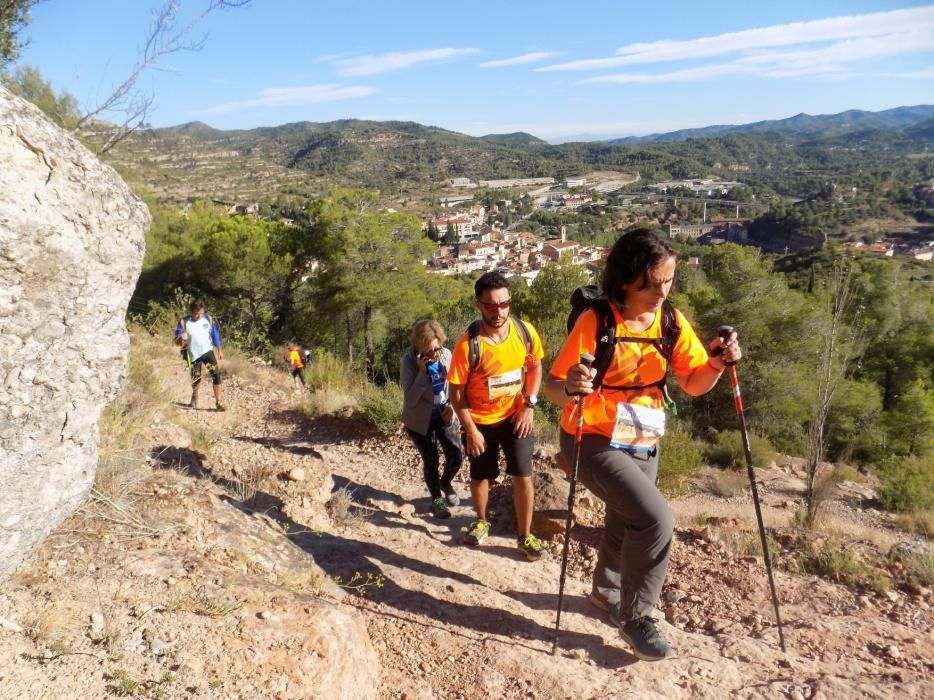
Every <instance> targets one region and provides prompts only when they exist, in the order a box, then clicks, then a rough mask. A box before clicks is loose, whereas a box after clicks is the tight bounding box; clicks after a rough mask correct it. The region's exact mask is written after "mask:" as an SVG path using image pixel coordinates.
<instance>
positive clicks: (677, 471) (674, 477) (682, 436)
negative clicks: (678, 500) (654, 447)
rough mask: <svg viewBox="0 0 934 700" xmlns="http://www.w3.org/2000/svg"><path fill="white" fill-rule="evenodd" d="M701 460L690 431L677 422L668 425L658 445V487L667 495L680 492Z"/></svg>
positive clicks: (698, 466)
mask: <svg viewBox="0 0 934 700" xmlns="http://www.w3.org/2000/svg"><path fill="white" fill-rule="evenodd" d="M702 461H703V460H702V459H701V453H700V451H699V450H698V449H697V446H696V445H695V444H694V440H693V439H692V438H691V435H690V433H688V431H687V430H685V429H684V428H683V427H682V426H680V425H678V424H675V425H673V426H670V428H669V430H668V431H667V432H666V433H665V437H664V438H662V441H661V445H660V447H659V463H658V487H659V488H660V489H661V490H662V492H663V493H665V494H667V495H669V496H674V495H676V494H679V493H682V492H683V491H684V489H685V484H686V483H687V481H688V480H689V479H690V478H691V477H693V476H694V474H695V473H696V472H697V470H698V469H699V468H700V466H701V463H702Z"/></svg>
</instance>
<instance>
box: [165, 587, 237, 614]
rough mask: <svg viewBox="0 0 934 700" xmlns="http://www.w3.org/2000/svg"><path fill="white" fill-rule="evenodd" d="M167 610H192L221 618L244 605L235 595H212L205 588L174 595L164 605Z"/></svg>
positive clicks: (191, 611)
mask: <svg viewBox="0 0 934 700" xmlns="http://www.w3.org/2000/svg"><path fill="white" fill-rule="evenodd" d="M163 607H164V609H165V610H166V611H167V612H190V613H194V614H196V615H204V616H205V617H213V618H220V617H226V616H227V615H229V614H230V613H233V612H236V611H237V610H239V609H240V608H242V607H243V601H240V600H237V599H236V598H234V597H227V596H211V595H208V594H207V593H205V592H204V591H203V590H194V591H192V592H191V593H186V594H180V595H177V596H173V597H172V598H171V599H170V600H169V601H168V602H167V603H166V604H165V605H164V606H163Z"/></svg>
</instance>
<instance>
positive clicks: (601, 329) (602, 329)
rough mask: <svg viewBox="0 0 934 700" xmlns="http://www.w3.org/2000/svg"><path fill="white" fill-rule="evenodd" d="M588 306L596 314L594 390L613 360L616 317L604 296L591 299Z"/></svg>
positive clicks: (597, 387) (601, 381) (598, 386)
mask: <svg viewBox="0 0 934 700" xmlns="http://www.w3.org/2000/svg"><path fill="white" fill-rule="evenodd" d="M590 308H592V309H593V310H594V313H596V314H597V347H596V349H595V350H594V362H593V366H594V367H595V368H596V370H597V374H596V375H595V376H594V379H593V388H594V390H596V389H599V388H600V385H601V384H602V383H603V376H604V375H605V374H606V371H607V370H608V369H609V368H610V363H611V362H612V361H613V352H614V348H615V346H616V318H615V317H614V316H613V308H612V307H611V306H610V302H609V300H608V299H607V298H606V297H597V298H595V299H593V300H592V301H591V302H590Z"/></svg>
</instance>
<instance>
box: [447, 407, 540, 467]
mask: <svg viewBox="0 0 934 700" xmlns="http://www.w3.org/2000/svg"><path fill="white" fill-rule="evenodd" d="M514 417H515V416H510V417H509V418H507V419H506V420H503V421H500V422H499V423H493V424H492V425H477V430H479V431H480V433H481V434H482V435H483V439H484V440H486V450H485V451H484V452H483V454H482V455H480V456H479V457H470V456H469V455H468V457H467V459H468V460H469V461H470V480H471V481H479V480H481V479H495V478H496V477H498V476H499V449H500V447H502V448H503V456H504V457H505V458H506V473H507V474H508V475H509V476H532V453H533V452H534V451H535V433H534V432H532V433H529V434H528V435H526V436H525V437H524V438H522V439H521V440H520V439H519V438H517V437H516V434H515V433H514V432H513V430H514V429H515V427H516V424H515V423H513V422H512V419H513V418H514ZM464 453H465V454H466V453H467V450H466V447H465V449H464Z"/></svg>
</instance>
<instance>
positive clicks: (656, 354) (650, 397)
mask: <svg viewBox="0 0 934 700" xmlns="http://www.w3.org/2000/svg"><path fill="white" fill-rule="evenodd" d="M676 264H677V255H676V253H675V251H674V249H673V248H672V247H671V246H670V245H669V244H668V243H667V242H666V241H664V240H662V239H661V238H659V237H658V236H656V235H655V234H654V233H653V232H652V231H651V230H649V229H645V228H641V229H637V230H634V231H631V232H629V233H626V234H624V235H623V236H620V238H619V239H618V240H617V241H616V244H615V245H614V246H613V248H612V250H611V251H610V254H609V256H608V258H607V261H606V268H605V270H604V274H603V285H602V286H603V291H604V293H605V295H606V297H607V299H608V305H607V303H606V302H604V303H603V305H602V306H600V305H598V304H596V303H595V304H594V305H593V306H592V307H591V308H588V309H587V310H585V311H584V312H583V313H582V314H581V315H580V317H579V318H578V319H577V322H576V323H575V325H574V327H573V329H572V330H571V332H570V335H568V338H567V340H566V341H565V343H564V346H563V347H562V349H561V352H560V353H559V354H558V357H557V358H556V359H555V362H554V365H553V366H552V368H551V372H550V374H549V377H548V381H547V384H546V387H545V391H546V395H547V396H548V399H549V400H550V401H553V402H554V403H556V404H558V405H563V406H564V411H563V413H562V416H561V436H560V445H561V455H562V457H563V459H564V460H565V461H566V463H567V464H573V459H574V448H575V432H576V424H577V413H576V406H577V401H575V398H574V397H576V396H582V397H583V398H582V399H581V404H580V405H581V406H582V410H583V412H584V427H583V436H582V440H581V447H580V463H579V476H580V480H581V482H582V483H583V484H584V485H585V486H586V487H587V488H588V489H589V490H590V491H591V492H593V493H594V494H595V495H596V496H597V497H599V498H600V499H602V500H603V501H604V502H605V503H606V518H605V522H604V531H603V536H602V540H601V543H600V551H599V555H598V558H597V566H596V569H595V570H594V579H593V585H592V592H591V594H590V600H591V602H592V603H593V604H594V605H596V606H597V607H599V608H601V609H603V610H606V611H608V612H609V614H610V618H611V619H612V620H613V622H614V623H616V624H618V625H619V628H620V636H621V637H622V638H623V640H624V641H625V642H627V643H628V644H629V646H630V647H631V648H632V650H633V653H634V654H635V656H637V657H638V658H640V659H643V660H645V661H658V660H661V659H666V658H670V657H673V656H674V655H675V652H674V650H673V649H672V648H671V647H670V646H669V645H668V643H667V642H666V641H665V639H664V638H663V637H662V635H661V633H660V632H659V630H658V628H657V627H656V625H655V621H654V620H653V619H652V618H651V617H650V615H651V612H652V608H653V607H654V605H655V603H656V602H657V601H658V597H659V594H660V593H661V590H662V584H663V583H664V581H665V576H666V575H667V572H668V560H669V556H670V553H671V543H672V534H673V530H674V521H673V517H672V514H671V510H670V509H669V507H668V504H667V503H666V502H665V498H664V497H663V496H662V494H661V492H660V491H659V490H658V488H657V486H656V482H657V475H658V438H659V437H661V435H663V434H664V424H665V413H664V408H665V404H666V403H668V402H670V399H668V397H667V393H666V392H665V390H664V381H665V376H666V374H667V369H668V366H669V364H670V367H671V370H672V371H673V373H674V375H675V377H676V378H677V380H678V384H679V385H680V386H681V388H682V389H683V390H684V391H685V392H686V393H687V394H689V395H691V396H700V395H701V394H705V393H706V392H708V391H710V390H711V389H712V388H713V387H714V385H715V384H716V383H717V380H718V379H719V378H720V375H721V374H722V373H723V370H724V367H725V363H726V362H727V361H729V362H734V361H736V360H739V359H740V357H741V356H742V353H741V351H740V347H739V344H738V342H737V340H736V334H735V333H734V334H732V335H731V336H730V338H729V339H728V340H727V341H726V342H722V341H721V340H720V339H719V338H716V339H714V340H713V341H712V342H711V343H710V346H709V347H710V349H711V351H712V352H710V353H708V352H707V348H705V347H704V345H703V343H702V342H701V341H700V340H699V339H698V337H697V335H696V334H695V332H694V329H693V328H691V325H690V323H688V321H687V319H686V318H685V317H684V316H683V315H682V314H681V312H680V311H677V310H676V309H674V307H671V306H670V304H668V303H667V302H666V299H667V297H668V293H669V291H670V290H671V285H672V282H673V281H674V277H675V267H676ZM601 309H604V310H608V311H607V315H606V316H605V317H604V318H606V324H605V325H603V326H602V327H605V328H609V327H610V326H612V329H611V330H610V332H609V334H607V335H606V336H605V337H607V338H609V343H601V346H602V347H604V348H607V350H606V352H605V355H604V356H605V357H606V358H607V359H608V360H609V366H608V367H607V368H606V371H605V373H604V374H603V375H602V377H601V378H598V377H597V376H596V375H597V367H599V366H600V364H601V363H600V354H599V349H598V330H600V328H601V313H600V310H601ZM609 311H611V312H612V317H610V316H609ZM672 323H673V324H674V325H672ZM666 325H667V326H668V327H669V328H674V330H675V332H676V333H677V335H674V334H673V333H672V334H670V335H669V336H668V340H669V341H671V342H669V343H668V344H667V345H668V347H669V348H670V349H668V350H667V356H670V362H669V361H668V360H666V351H665V348H666V344H665V343H664V339H665V338H666V335H665V333H666V329H665V326H666ZM678 329H680V331H678ZM614 334H615V337H614ZM601 336H603V334H602V333H601ZM653 341H654V342H653ZM581 353H589V354H591V355H594V356H596V357H597V360H596V362H594V367H592V368H588V367H587V366H586V365H584V364H582V363H581V362H580V356H581ZM595 381H596V382H599V385H598V386H595Z"/></svg>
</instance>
